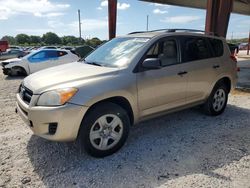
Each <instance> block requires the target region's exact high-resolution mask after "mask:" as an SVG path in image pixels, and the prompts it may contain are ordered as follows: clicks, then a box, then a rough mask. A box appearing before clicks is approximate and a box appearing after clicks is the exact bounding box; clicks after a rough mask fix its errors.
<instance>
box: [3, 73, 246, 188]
mask: <svg viewBox="0 0 250 188" xmlns="http://www.w3.org/2000/svg"><path fill="white" fill-rule="evenodd" d="M21 79H22V78H12V79H11V78H7V77H5V76H3V75H2V73H0V110H1V113H0V122H1V124H0V143H1V145H0V187H11V188H12V187H32V188H33V187H102V188H103V187H115V188H117V187H168V188H169V187H216V188H217V187H237V188H238V187H246V188H249V187H250V119H249V117H250V94H248V93H241V92H234V93H233V94H232V95H230V97H229V105H228V107H227V109H226V111H225V113H224V114H223V115H221V116H219V117H208V116H206V115H204V114H202V113H201V112H200V111H199V109H196V108H194V109H189V110H184V111H181V112H178V113H174V114H169V115H166V116H164V117H161V118H158V119H155V120H151V121H147V122H144V123H141V124H140V125H138V126H135V127H133V128H132V129H131V134H130V136H129V139H128V142H127V143H126V145H125V146H124V147H123V148H122V149H121V150H120V151H119V152H118V153H116V154H114V155H112V156H109V157H106V158H104V159H95V158H92V157H90V156H88V155H86V154H80V153H79V152H78V150H77V148H76V146H75V144H74V143H55V142H49V141H46V140H44V139H41V138H38V137H36V136H34V135H32V133H31V131H30V130H29V128H28V127H27V126H26V125H25V124H24V123H23V122H22V120H21V119H20V118H19V116H17V115H16V114H15V113H14V109H15V91H16V90H17V86H18V84H19V83H20V82H21Z"/></svg>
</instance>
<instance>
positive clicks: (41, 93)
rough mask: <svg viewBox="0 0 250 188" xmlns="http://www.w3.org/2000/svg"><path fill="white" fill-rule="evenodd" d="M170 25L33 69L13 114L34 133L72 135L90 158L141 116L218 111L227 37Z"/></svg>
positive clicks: (228, 76) (225, 82) (231, 75)
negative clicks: (62, 62) (192, 109)
mask: <svg viewBox="0 0 250 188" xmlns="http://www.w3.org/2000/svg"><path fill="white" fill-rule="evenodd" d="M176 31H177V30H174V29H173V30H166V31H163V30H161V31H160V32H158V31H152V32H136V33H132V34H129V35H126V36H122V37H118V38H115V39H113V40H111V41H109V42H107V43H105V44H104V45H102V46H100V47H99V48H97V49H96V50H94V51H93V52H92V53H90V54H89V55H88V56H87V57H86V58H85V59H82V60H81V61H79V62H75V63H71V64H66V65H61V66H57V67H53V68H49V69H46V70H42V71H39V72H37V73H34V74H31V75H30V76H28V77H26V78H25V79H24V81H23V82H22V84H21V85H20V88H19V90H18V93H17V95H16V97H17V104H16V112H17V113H18V114H19V115H20V116H21V118H22V119H23V120H24V122H25V123H26V124H27V125H28V126H29V127H30V128H31V130H32V131H33V132H34V134H36V135H38V136H40V137H43V138H45V139H48V140H52V141H75V140H76V141H77V142H78V143H79V144H80V146H81V147H82V148H83V149H85V150H86V151H87V152H88V153H89V154H90V155H92V156H95V157H104V156H107V155H111V154H113V153H114V152H116V151H117V150H119V149H120V148H121V147H122V146H123V145H124V143H125V141H126V139H127V137H128V134H129V130H130V126H131V125H133V124H136V123H138V122H141V121H143V120H146V119H150V118H153V117H156V116H160V115H163V114H167V113H170V112H173V111H178V110H182V109H185V108H190V107H193V106H197V105H200V106H202V108H203V110H204V111H205V112H206V113H207V114H209V115H212V116H217V115H220V114H222V113H223V112H224V110H225V108H226V105H227V99H228V94H229V92H230V91H231V89H232V88H234V87H235V84H236V79H237V72H236V70H237V65H236V61H235V58H234V57H233V56H232V54H231V52H230V49H229V46H228V44H227V43H226V40H225V39H224V38H221V37H216V36H211V35H205V34H198V33H196V32H195V31H190V30H188V31H183V32H176ZM46 52H48V51H46ZM39 57H40V56H39ZM30 65H33V64H32V63H31V64H30ZM156 91H157V92H156Z"/></svg>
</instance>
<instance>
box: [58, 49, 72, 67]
mask: <svg viewBox="0 0 250 188" xmlns="http://www.w3.org/2000/svg"><path fill="white" fill-rule="evenodd" d="M56 53H57V54H56V56H57V58H56V59H55V62H54V65H62V64H65V63H69V62H72V60H71V59H69V58H68V57H67V54H68V53H67V52H65V51H57V52H56Z"/></svg>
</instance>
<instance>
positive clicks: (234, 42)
mask: <svg viewBox="0 0 250 188" xmlns="http://www.w3.org/2000/svg"><path fill="white" fill-rule="evenodd" d="M227 42H228V43H232V44H240V43H245V42H248V38H243V39H233V40H227Z"/></svg>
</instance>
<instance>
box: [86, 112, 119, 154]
mask: <svg viewBox="0 0 250 188" xmlns="http://www.w3.org/2000/svg"><path fill="white" fill-rule="evenodd" d="M122 133H123V123H122V121H121V119H120V118H119V117H118V116H117V115H114V114H106V115H103V116H101V117H99V118H98V119H97V120H96V122H95V123H94V124H93V125H92V127H91V130H90V134H89V138H90V142H91V144H92V145H93V146H94V147H95V148H96V149H98V150H108V149H110V148H112V147H114V146H115V145H116V144H117V143H118V142H119V140H120V139H121V137H122Z"/></svg>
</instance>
